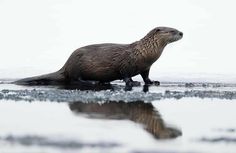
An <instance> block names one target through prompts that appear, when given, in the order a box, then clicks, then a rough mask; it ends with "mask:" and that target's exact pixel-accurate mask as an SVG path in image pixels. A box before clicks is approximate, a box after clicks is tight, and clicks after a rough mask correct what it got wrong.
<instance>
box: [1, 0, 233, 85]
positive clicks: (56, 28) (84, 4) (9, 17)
mask: <svg viewBox="0 0 236 153" xmlns="http://www.w3.org/2000/svg"><path fill="white" fill-rule="evenodd" d="M234 4H235V1H233V0H225V1H213V0H208V1H205V0H178V1H173V0H165V1H164V0H162V1H161V0H148V1H146V0H139V1H137V0H129V1H127V0H119V1H118V0H116V1H115V0H99V1H93V0H86V1H82V0H66V1H65V0H64V1H63V0H50V1H48V0H40V1H32V0H21V1H17V0H0V19H1V21H0V78H22V77H27V76H32V75H40V74H44V73H49V72H53V71H56V70H58V69H59V68H61V67H62V66H63V64H64V63H65V62H66V60H67V59H68V57H69V56H70V54H71V53H72V52H73V51H74V50H75V49H77V48H79V47H82V46H85V45H89V44H96V43H131V42H134V41H137V40H139V39H141V38H142V37H144V36H145V35H146V34H147V33H148V32H149V31H150V30H151V29H153V28H155V27H157V26H169V27H173V28H176V29H178V30H180V31H183V33H184V38H183V39H182V40H181V41H178V42H175V43H173V44H170V45H168V46H167V47H166V48H165V50H164V53H163V54H162V56H161V58H160V59H159V60H158V61H157V62H156V63H155V64H154V65H153V66H152V69H151V74H150V75H151V77H152V78H154V79H159V80H160V81H211V82H236V72H235V68H234V67H235V65H236V60H235V55H236V53H235V52H236V44H235V35H236V22H235V14H236V10H235V5H234ZM137 79H140V77H138V78H137Z"/></svg>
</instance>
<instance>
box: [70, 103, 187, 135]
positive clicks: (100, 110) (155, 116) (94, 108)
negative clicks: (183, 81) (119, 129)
mask: <svg viewBox="0 0 236 153" xmlns="http://www.w3.org/2000/svg"><path fill="white" fill-rule="evenodd" d="M69 107H70V109H71V110H72V111H73V112H75V113H77V114H79V113H82V114H86V115H88V116H89V117H90V118H100V119H117V120H121V119H129V120H131V121H134V122H136V123H139V124H142V125H144V128H145V129H146V131H148V132H150V133H151V134H152V135H153V136H155V138H159V139H165V138H175V137H178V136H180V135H181V134H182V133H181V131H179V130H178V129H175V128H170V127H166V125H165V124H164V122H163V120H162V118H161V116H160V114H159V113H158V111H156V110H154V107H153V105H152V104H151V103H144V102H143V101H136V102H128V103H126V102H123V101H119V102H115V101H110V102H106V103H103V104H99V103H83V102H75V103H70V104H69Z"/></svg>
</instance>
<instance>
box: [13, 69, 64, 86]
mask: <svg viewBox="0 0 236 153" xmlns="http://www.w3.org/2000/svg"><path fill="white" fill-rule="evenodd" d="M64 82H65V76H64V75H63V73H62V72H61V71H57V72H54V73H50V74H45V75H41V76H35V77H30V78H24V79H21V80H17V81H15V82H14V83H15V84H18V85H56V84H63V83H64Z"/></svg>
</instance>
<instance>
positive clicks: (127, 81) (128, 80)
mask: <svg viewBox="0 0 236 153" xmlns="http://www.w3.org/2000/svg"><path fill="white" fill-rule="evenodd" d="M124 81H125V84H126V86H132V87H133V86H140V85H141V83H140V82H138V81H133V80H132V78H124Z"/></svg>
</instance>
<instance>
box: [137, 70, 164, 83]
mask: <svg viewBox="0 0 236 153" xmlns="http://www.w3.org/2000/svg"><path fill="white" fill-rule="evenodd" d="M149 70H150V69H148V70H146V71H143V72H142V73H141V76H142V78H143V81H144V82H145V85H157V86H159V85H160V82H159V81H151V80H150V79H149Z"/></svg>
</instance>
